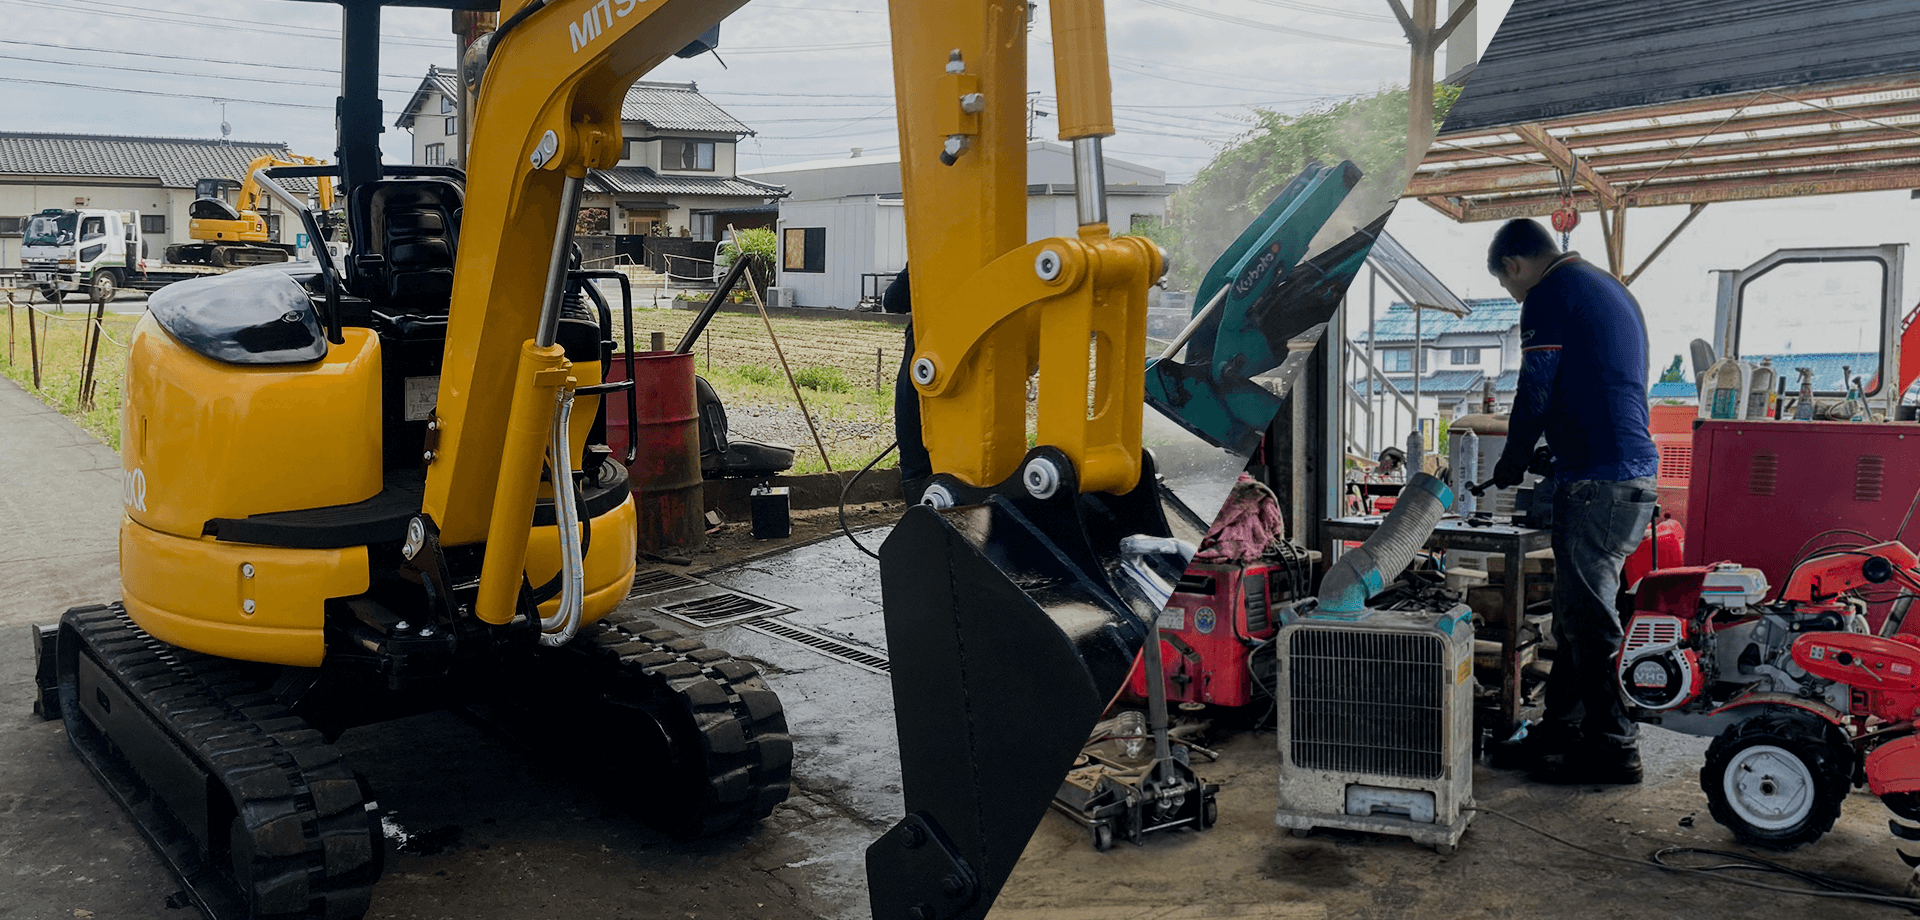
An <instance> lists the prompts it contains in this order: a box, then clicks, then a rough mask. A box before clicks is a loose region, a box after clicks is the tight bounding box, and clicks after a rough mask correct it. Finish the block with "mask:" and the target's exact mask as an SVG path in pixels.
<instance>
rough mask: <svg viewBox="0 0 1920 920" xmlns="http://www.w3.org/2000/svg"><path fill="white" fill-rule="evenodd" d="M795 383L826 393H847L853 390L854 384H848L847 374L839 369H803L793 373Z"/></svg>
mask: <svg viewBox="0 0 1920 920" xmlns="http://www.w3.org/2000/svg"><path fill="white" fill-rule="evenodd" d="M793 382H794V383H797V384H799V385H801V386H803V387H806V388H807V389H809V390H820V391H821V392H825V393H846V392H849V391H851V390H852V389H853V384H851V383H849V382H847V375H846V372H844V371H842V370H840V369H839V368H837V367H803V368H801V369H799V370H797V371H794V372H793Z"/></svg>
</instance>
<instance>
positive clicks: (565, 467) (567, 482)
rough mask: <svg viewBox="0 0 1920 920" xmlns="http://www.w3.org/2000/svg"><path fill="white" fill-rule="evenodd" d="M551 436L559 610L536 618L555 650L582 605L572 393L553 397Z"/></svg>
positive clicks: (575, 625)
mask: <svg viewBox="0 0 1920 920" xmlns="http://www.w3.org/2000/svg"><path fill="white" fill-rule="evenodd" d="M555 401H556V402H557V403H558V405H557V406H556V407H555V409H554V413H553V437H552V440H551V443H550V446H549V447H548V448H547V452H548V455H549V457H548V460H549V462H550V464H551V468H552V470H553V516H554V523H556V524H558V525H559V526H558V527H557V528H556V530H558V533H557V534H556V537H557V538H558V539H559V540H560V607H559V609H557V610H555V611H554V613H553V616H550V617H542V618H541V619H540V644H541V645H544V646H547V647H548V648H558V647H560V646H562V645H566V644H567V643H568V642H571V641H573V636H574V633H576V632H578V631H579V629H580V621H581V619H582V614H583V611H584V608H585V605H586V593H587V591H586V571H585V570H586V560H585V558H584V556H583V554H582V553H581V550H580V506H579V505H578V504H577V503H576V500H575V496H574V491H573V456H572V454H573V448H572V441H571V439H570V438H569V437H568V435H569V432H570V427H569V425H570V422H571V420H572V418H573V390H571V389H569V388H567V387H561V388H560V390H559V392H558V394H557V395H556V396H555Z"/></svg>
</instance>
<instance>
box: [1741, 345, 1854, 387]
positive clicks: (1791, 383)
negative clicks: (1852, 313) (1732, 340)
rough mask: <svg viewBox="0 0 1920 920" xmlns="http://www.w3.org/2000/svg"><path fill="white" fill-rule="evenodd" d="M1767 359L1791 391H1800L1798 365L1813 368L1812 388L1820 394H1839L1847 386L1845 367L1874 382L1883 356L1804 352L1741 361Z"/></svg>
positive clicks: (1747, 357) (1746, 356)
mask: <svg viewBox="0 0 1920 920" xmlns="http://www.w3.org/2000/svg"><path fill="white" fill-rule="evenodd" d="M1764 359H1772V361H1773V369H1774V370H1775V371H1776V372H1778V373H1779V374H1780V377H1779V379H1781V380H1784V381H1786V382H1787V392H1788V393H1789V394H1792V393H1798V392H1799V391H1800V375H1799V374H1798V373H1795V372H1794V368H1796V367H1805V368H1811V369H1812V370H1813V388H1814V390H1816V391H1818V392H1821V393H1839V392H1844V391H1845V390H1846V388H1847V378H1846V375H1845V373H1844V372H1843V370H1842V368H1852V369H1853V373H1854V376H1856V377H1859V378H1860V379H1861V380H1862V381H1864V382H1865V383H1867V384H1868V385H1871V384H1872V383H1873V380H1874V378H1875V377H1878V376H1879V375H1880V356H1879V355H1878V354H1877V353H1874V352H1871V351H1866V352H1817V353H1811V354H1804V355H1741V356H1740V360H1742V361H1746V362H1748V363H1751V364H1754V365H1758V364H1759V363H1760V362H1761V361H1762V360H1764Z"/></svg>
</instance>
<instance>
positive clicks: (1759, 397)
mask: <svg viewBox="0 0 1920 920" xmlns="http://www.w3.org/2000/svg"><path fill="white" fill-rule="evenodd" d="M1779 381H1780V373H1779V372H1778V371H1776V370H1774V369H1773V359H1772V358H1761V359H1760V366H1759V367H1756V368H1754V369H1753V370H1752V371H1751V372H1750V374H1749V378H1748V380H1747V414H1746V418H1748V419H1770V418H1773V400H1774V392H1773V388H1774V387H1775V386H1776V385H1777V384H1778V383H1779Z"/></svg>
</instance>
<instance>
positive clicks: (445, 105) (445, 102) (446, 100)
mask: <svg viewBox="0 0 1920 920" xmlns="http://www.w3.org/2000/svg"><path fill="white" fill-rule="evenodd" d="M451 111H453V97H452V96H441V97H440V114H442V115H445V114H447V113H448V112H451Z"/></svg>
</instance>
